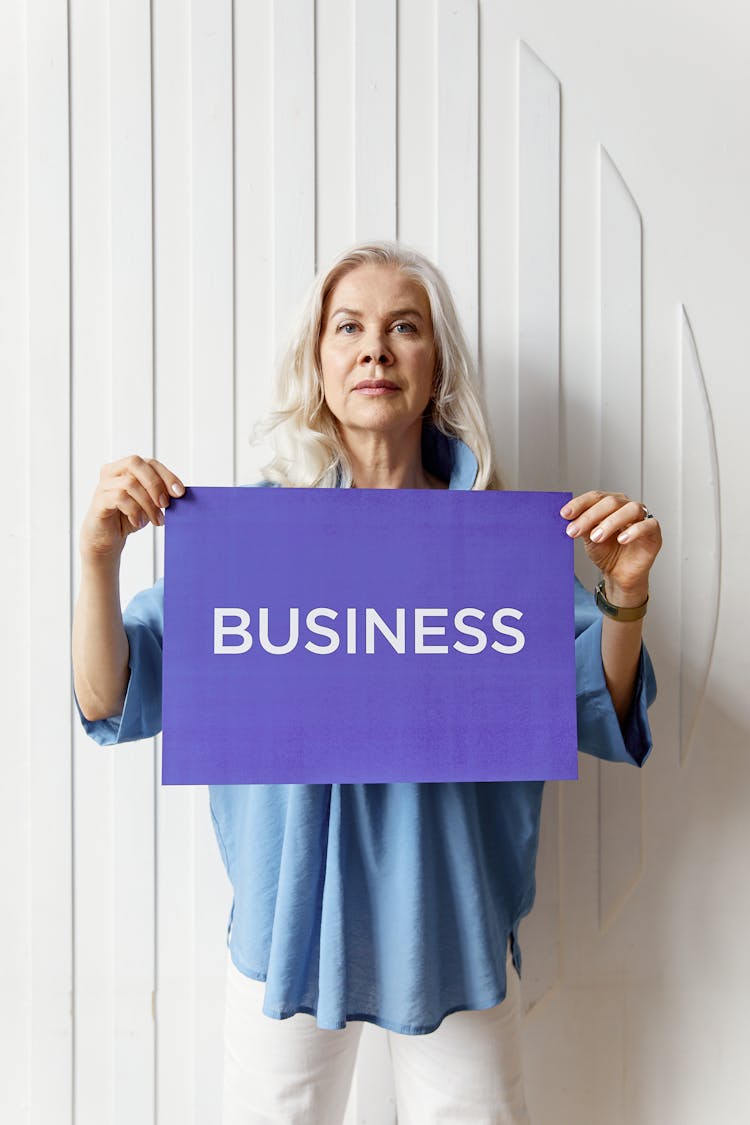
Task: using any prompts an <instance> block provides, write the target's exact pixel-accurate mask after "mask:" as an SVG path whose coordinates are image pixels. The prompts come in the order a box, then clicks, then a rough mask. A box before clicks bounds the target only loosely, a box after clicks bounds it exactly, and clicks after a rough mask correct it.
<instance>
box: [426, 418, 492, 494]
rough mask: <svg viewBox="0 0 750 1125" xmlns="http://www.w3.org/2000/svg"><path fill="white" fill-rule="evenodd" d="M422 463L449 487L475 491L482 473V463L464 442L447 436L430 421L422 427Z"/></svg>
mask: <svg viewBox="0 0 750 1125" xmlns="http://www.w3.org/2000/svg"><path fill="white" fill-rule="evenodd" d="M422 464H423V465H424V467H425V469H427V471H428V473H432V474H433V475H434V476H436V477H440V479H441V480H447V481H448V487H449V488H458V489H466V490H468V489H471V488H473V486H474V481H475V480H476V479H477V473H478V471H479V463H478V462H477V459H476V457H475V456H474V454H473V453H472V451H471V450H470V449H469V447H468V445H467V444H466V443H465V442H463V441H461V439H460V438H458V437H448V435H447V434H444V433H443V432H442V431H441V430H438V429H436V427H435V426H433V425H432V424H431V423H429V422H428V423H426V424H425V425H424V426H423V428H422Z"/></svg>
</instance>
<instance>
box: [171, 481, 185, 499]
mask: <svg viewBox="0 0 750 1125" xmlns="http://www.w3.org/2000/svg"><path fill="white" fill-rule="evenodd" d="M184 491H185V486H184V485H182V484H180V483H179V482H178V481H175V482H174V484H173V485H172V492H173V493H174V494H175V496H182V494H183V492H184Z"/></svg>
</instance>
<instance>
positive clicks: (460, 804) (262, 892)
mask: <svg viewBox="0 0 750 1125" xmlns="http://www.w3.org/2000/svg"><path fill="white" fill-rule="evenodd" d="M423 460H424V464H425V467H426V468H427V469H428V470H429V471H431V472H433V473H435V474H436V475H438V476H442V478H443V479H445V480H449V481H450V487H451V488H465V489H468V488H471V486H472V484H473V482H474V479H475V477H476V472H477V463H476V460H475V458H474V456H473V454H472V453H471V451H470V450H469V449H468V448H467V446H466V445H464V444H463V443H462V442H460V441H459V440H458V439H447V438H444V437H442V435H440V434H438V433H437V432H436V431H425V436H424V439H423ZM575 621H576V642H575V645H576V671H577V691H576V697H577V709H578V740H579V747H580V749H581V750H583V751H585V752H586V753H589V754H593V755H595V756H597V757H599V758H604V759H607V760H609V761H613V762H630V763H633V764H635V765H638V766H640V765H642V764H643V763H644V761H645V760H646V758H647V756H648V754H649V751H650V749H651V733H650V729H649V724H648V718H647V714H646V708H647V706H648V705H649V704H650V703H651V702H652V701H653V699H654V697H655V694H656V684H655V680H654V674H653V669H652V667H651V662H650V660H649V658H648V654H647V653H646V651H645V649H643V650H642V655H641V661H640V667H639V672H638V680H637V684H636V689H635V697H634V702H633V706H632V708H631V712H630V715H629V717H628V720H627V722H626V723H625V724H624V728H623V729H621V727H620V723H619V721H618V719H617V715H616V714H615V711H614V708H613V706H612V701H611V698H610V695H609V692H608V691H607V687H606V684H605V681H604V673H603V669H602V661H601V616H600V614H599V612H598V610H597V609H596V607H595V606H594V603H593V598H592V596H591V595H590V594H589V593H587V592H586V590H584V588H583V587H582V586H581V585H580V583H578V582H576V591H575ZM162 622H163V579H159V581H158V582H157V583H156V584H155V585H154V586H153V587H152V588H151V589H150V590H144V591H143V592H142V593H140V594H138V595H136V597H135V598H133V600H132V601H131V602H130V604H129V605H128V607H127V609H126V610H125V613H124V615H123V623H124V626H125V631H126V633H127V636H128V641H129V643H130V660H129V663H130V682H129V686H128V690H127V695H126V698H125V703H124V706H123V711H122V714H121V715H118V716H116V717H112V718H109V719H103V720H100V721H97V722H90V721H88V720H87V719H85V718H84V717H83V715H82V714H81V721H82V723H83V726H84V728H85V729H86V731H87V732H88V734H89V735H90V736H91V737H92V738H93V739H94V740H95V741H96V742H98V743H99V744H100V745H102V746H109V745H113V744H115V743H119V742H130V741H133V740H135V739H141V738H150V737H152V736H153V735H155V734H156V733H158V731H159V730H160V729H161V657H162ZM76 703H77V700H76ZM79 713H80V708H79ZM543 785H544V783H543V782H540V781H528V782H520V781H513V782H481V783H476V784H473V783H467V782H463V783H429V784H427V783H425V784H411V783H403V784H389V785H382V784H381V785H224V786H211V787H210V805H211V815H212V818H213V824H214V829H215V831H216V838H217V840H218V843H219V848H220V850H221V855H222V858H223V860H224V864H225V866H226V869H227V873H228V875H229V878H230V881H231V883H232V887H233V890H234V903H233V906H232V914H231V918H230V926H229V948H230V952H231V957H232V960H233V961H234V964H235V965H236V966H237V968H238V969H239V970H240V972H242V973H244V974H245V975H246V976H249V977H254V978H255V979H257V980H263V981H265V982H266V990H265V1004H264V1011H265V1013H266V1014H267V1015H269V1016H273V1017H275V1018H277V1019H284V1018H286V1017H287V1016H291V1015H294V1013H295V1012H308V1013H310V1014H312V1015H314V1016H315V1017H316V1019H317V1022H318V1025H319V1026H320V1027H324V1028H341V1027H344V1025H345V1024H346V1022H347V1020H370V1021H371V1022H373V1023H376V1024H379V1025H380V1026H381V1027H385V1028H389V1029H390V1030H392V1031H397V1032H401V1033H404V1034H409V1035H418V1034H424V1033H427V1032H430V1031H433V1030H434V1029H435V1028H436V1027H437V1026H438V1025H439V1024H440V1023H441V1021H442V1020H443V1019H444V1017H445V1016H446V1015H448V1014H449V1013H450V1012H455V1011H459V1010H461V1009H467V1008H468V1009H480V1008H489V1007H492V1006H494V1005H495V1004H498V1003H499V1002H500V1001H501V1000H502V999H503V997H504V996H505V990H506V978H505V971H506V969H505V967H506V959H505V958H506V950H507V949H508V943H509V942H510V946H511V950H512V953H513V961H514V964H515V967H516V969H517V970H518V971H519V972H520V968H521V954H520V950H519V947H518V926H519V923H520V921H521V919H522V918H523V917H524V915H525V914H527V913H528V912H529V910H530V909H531V907H532V904H533V902H534V892H535V880H534V868H535V862H536V854H537V843H538V838H539V818H540V812H541V804H542V789H543Z"/></svg>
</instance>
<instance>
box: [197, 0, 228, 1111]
mask: <svg viewBox="0 0 750 1125" xmlns="http://www.w3.org/2000/svg"><path fill="white" fill-rule="evenodd" d="M190 43H191V53H190V64H191V69H190V89H191V97H190V113H191V126H192V130H191V152H192V166H191V183H192V188H193V193H192V211H191V245H192V260H191V284H192V317H191V323H192V339H193V356H192V398H193V417H192V425H191V433H192V440H193V458H192V471H193V478H192V479H193V480H194V482H195V483H196V484H202V485H205V484H218V485H230V484H233V483H234V323H233V311H234V171H233V169H234V151H233V146H234V123H233V67H232V63H233V50H232V4H231V0H223V2H222V3H219V4H217V3H215V2H214V0H193V3H192V8H191V25H190ZM193 798H194V806H193V816H194V829H193V831H194V836H193V844H194V851H193V859H194V863H195V869H194V874H195V884H194V896H195V897H194V917H193V934H194V946H193V957H194V963H193V981H194V989H195V992H194V1003H195V1016H194V1025H193V1027H194V1036H195V1047H194V1050H195V1060H196V1063H197V1064H198V1066H199V1071H200V1072H199V1075H198V1076H197V1077H196V1080H195V1083H194V1087H193V1119H194V1120H195V1121H196V1122H198V1123H199V1122H203V1121H212V1120H215V1119H216V1117H217V1113H218V1107H219V1105H220V1092H221V1074H222V1058H223V1050H222V1026H223V1020H222V1015H223V996H224V976H225V966H226V950H225V944H224V940H223V935H224V933H225V930H226V920H227V917H228V913H229V901H228V888H227V880H226V877H225V875H224V874H223V871H222V866H221V861H220V858H219V853H218V849H217V847H216V841H215V839H214V836H213V829H212V827H211V820H210V817H209V813H208V808H207V802H206V793H205V790H196V791H194V793H193Z"/></svg>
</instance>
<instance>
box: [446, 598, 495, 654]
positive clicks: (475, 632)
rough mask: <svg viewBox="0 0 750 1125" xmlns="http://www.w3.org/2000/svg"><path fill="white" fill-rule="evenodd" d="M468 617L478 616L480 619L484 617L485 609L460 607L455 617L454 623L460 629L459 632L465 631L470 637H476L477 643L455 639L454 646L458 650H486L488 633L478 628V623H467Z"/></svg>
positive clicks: (471, 651) (470, 651) (472, 651)
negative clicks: (468, 643)
mask: <svg viewBox="0 0 750 1125" xmlns="http://www.w3.org/2000/svg"><path fill="white" fill-rule="evenodd" d="M467 617H477V618H478V619H479V620H480V621H481V620H482V619H483V618H484V610H481V609H471V608H467V609H459V611H458V613H457V614H456V616H455V617H454V618H453V623H454V625H455V626H456V628H457V629H458V631H459V633H465V634H466V636H468V637H476V641H477V643H476V644H473V645H467V644H464V642H463V641H454V642H453V647H454V648H455V649H456V650H457V651H458V652H469V653H474V652H484V650H485V649H486V647H487V634H486V633H485V632H484V630H483V629H477V627H476V625H467V624H466V618H467Z"/></svg>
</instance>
